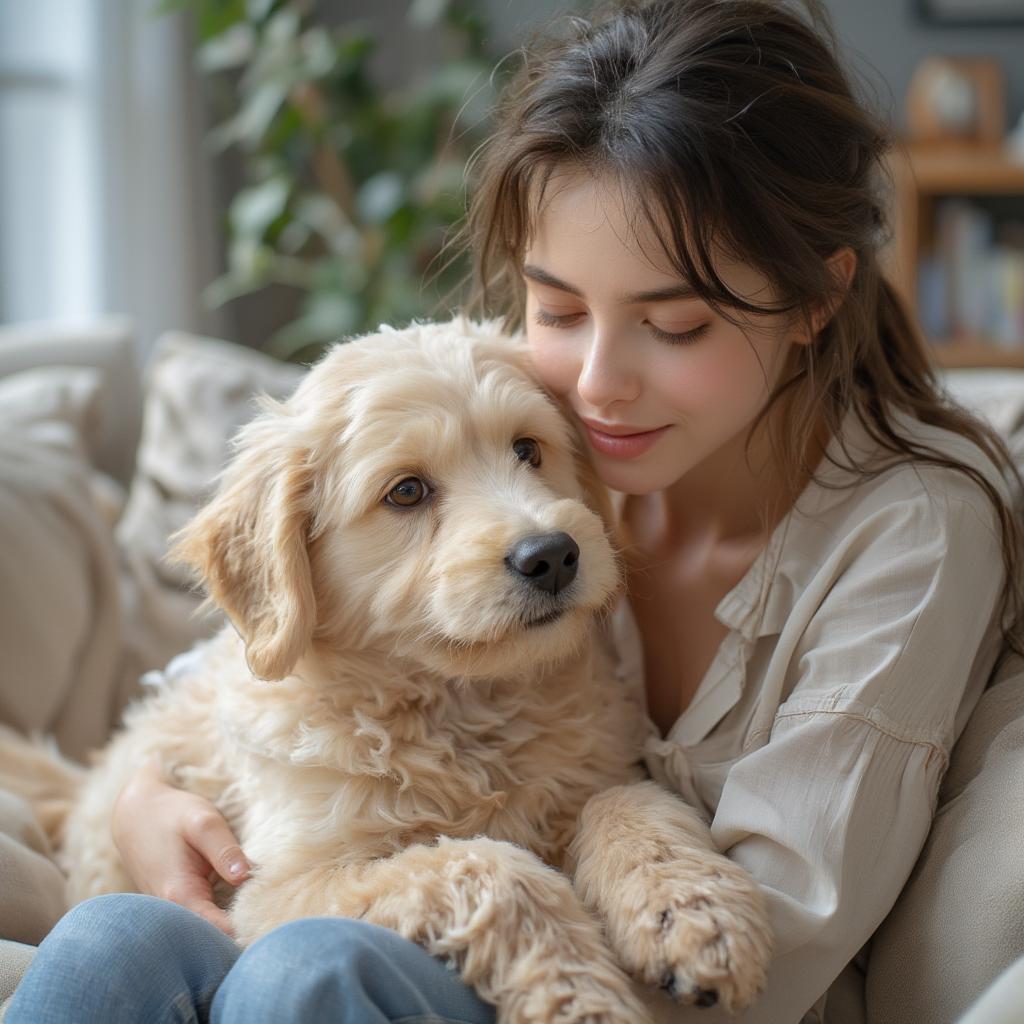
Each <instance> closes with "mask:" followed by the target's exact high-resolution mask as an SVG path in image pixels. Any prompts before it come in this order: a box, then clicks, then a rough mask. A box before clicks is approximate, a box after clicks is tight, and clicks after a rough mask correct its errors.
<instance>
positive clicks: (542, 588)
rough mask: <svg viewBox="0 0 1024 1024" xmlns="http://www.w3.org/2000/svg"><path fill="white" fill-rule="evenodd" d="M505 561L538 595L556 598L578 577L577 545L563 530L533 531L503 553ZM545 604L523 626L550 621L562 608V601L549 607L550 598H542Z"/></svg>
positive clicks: (578, 547)
mask: <svg viewBox="0 0 1024 1024" xmlns="http://www.w3.org/2000/svg"><path fill="white" fill-rule="evenodd" d="M505 564H506V565H507V566H508V567H509V570H510V571H511V572H513V573H514V574H515V575H517V577H519V578H520V579H522V580H524V581H525V582H526V583H528V584H529V587H530V590H531V591H532V592H534V593H536V595H537V596H538V597H543V598H548V599H550V598H556V597H558V595H559V594H561V593H562V592H563V591H564V590H565V588H566V587H568V585H569V584H570V583H572V581H573V580H574V579H575V577H577V571H578V570H579V567H580V546H579V545H578V544H577V543H575V541H573V540H572V538H571V537H569V535H568V534H564V532H557V534H534V535H530V536H529V537H524V538H522V539H521V540H520V541H518V542H517V543H516V545H515V547H514V548H513V549H512V550H511V551H510V552H509V553H508V554H507V555H506V556H505ZM544 604H545V605H547V610H545V611H543V612H542V613H541V614H539V615H538V616H537V617H536V618H530V620H528V621H527V622H526V623H525V624H524V625H525V626H527V627H529V626H544V625H546V624H547V623H553V622H554V621H555V620H556V618H558V617H559V616H560V615H561V613H562V612H563V611H564V610H565V608H564V605H562V604H561V602H559V606H558V607H551V606H550V600H546V601H544Z"/></svg>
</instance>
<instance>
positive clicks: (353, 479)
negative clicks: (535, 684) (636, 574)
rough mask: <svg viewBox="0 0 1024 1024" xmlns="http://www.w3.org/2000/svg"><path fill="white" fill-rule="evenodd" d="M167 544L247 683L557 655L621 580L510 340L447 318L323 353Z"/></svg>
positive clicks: (523, 663) (568, 453)
mask: <svg viewBox="0 0 1024 1024" xmlns="http://www.w3.org/2000/svg"><path fill="white" fill-rule="evenodd" d="M235 447H236V452H235V456H234V458H233V459H232V461H231V463H230V464H229V466H228V467H227V469H226V470H225V472H224V474H223V476H222V478H221V481H220V486H219V489H218V491H217V493H216V495H215V496H214V497H213V499H212V500H211V501H210V502H209V504H208V505H206V507H205V508H203V509H202V510H201V511H200V512H199V513H198V515H197V516H196V517H195V518H194V519H193V520H192V521H191V522H190V523H189V524H188V525H187V526H186V527H185V528H184V529H183V530H182V531H180V533H179V534H178V535H177V537H176V538H175V541H176V543H175V547H174V552H173V553H174V555H175V556H176V557H178V558H179V559H181V560H182V561H185V562H187V563H188V564H190V565H191V566H192V567H193V568H195V569H197V570H198V571H199V573H200V574H201V576H202V577H203V580H204V582H205V583H206V586H207V589H208V591H209V593H210V596H211V599H212V600H213V601H215V602H216V603H217V604H219V605H220V606H221V607H222V608H223V609H224V610H225V611H226V612H227V614H228V616H229V617H230V618H231V620H232V622H233V623H234V625H235V627H236V628H237V629H238V631H239V633H240V634H241V636H242V638H243V640H244V641H245V644H246V652H247V657H248V660H249V665H250V667H251V669H252V670H253V672H254V673H255V674H256V675H257V676H259V677H262V678H265V679H280V678H283V677H284V676H286V675H288V674H289V673H290V672H291V671H292V670H293V668H294V667H295V665H296V663H297V662H298V660H299V658H300V657H302V656H303V655H305V654H306V653H307V652H310V651H312V650H314V649H317V648H320V649H323V648H324V647H326V648H327V649H328V650H334V651H340V650H355V649H366V648H372V649H375V650H383V651H386V652H387V653H389V654H394V655H396V656H398V657H401V658H403V659H409V660H411V661H413V662H414V663H416V664H419V665H422V666H423V667H425V668H428V669H430V670H432V671H437V672H441V673H444V674H446V675H458V676H463V677H482V676H500V675H508V674H519V673H522V672H525V671H536V670H537V669H539V668H541V667H543V666H544V665H548V664H551V663H554V662H557V661H560V660H562V659H564V658H566V657H570V656H572V655H573V654H574V653H575V652H577V651H578V650H579V649H580V645H581V644H582V643H583V642H584V640H585V638H586V636H587V634H588V630H589V628H590V625H591V623H592V621H593V619H594V617H595V616H596V615H597V614H598V613H600V612H602V611H603V610H605V609H607V608H608V607H609V605H610V603H611V602H612V600H613V599H614V597H615V595H616V593H617V591H618V588H619V586H620V583H621V570H620V565H619V562H618V559H617V557H616V555H615V553H614V551H613V548H612V545H611V543H610V541H609V537H610V536H612V535H613V527H612V522H611V508H610V504H609V501H608V497H607V495H606V494H605V492H604V489H603V488H602V487H601V485H600V483H599V482H598V480H597V479H596V477H595V476H594V474H593V471H592V470H591V468H590V466H589V464H588V463H587V461H586V459H585V458H584V457H583V456H582V454H581V449H582V446H581V444H580V441H579V438H578V437H577V435H576V434H575V432H574V429H573V428H572V426H571V425H570V424H569V422H568V421H567V420H566V418H565V417H564V416H563V415H562V413H561V412H560V411H559V409H558V408H557V406H556V405H555V404H554V403H553V402H552V401H551V399H550V398H548V396H547V395H546V394H545V393H544V391H543V390H542V389H541V388H540V386H539V385H538V384H537V383H536V381H535V379H534V378H533V377H532V375H531V370H530V364H529V359H528V356H527V353H526V349H525V345H524V343H523V342H522V341H521V340H518V339H514V338H509V337H507V336H503V335H501V334H500V333H499V331H498V329H497V327H496V326H495V325H491V324H476V323H472V322H470V321H467V320H464V319H461V318H460V319H456V320H454V321H452V322H450V323H443V324H417V325H414V326H412V327H409V328H407V329H405V330H399V331H390V330H382V332H381V333H379V334H375V335H372V336H369V337H365V338H361V339H358V340H356V341H351V342H348V343H345V344H340V345H337V346H335V347H334V348H333V349H331V350H330V351H329V352H328V354H327V355H326V356H325V357H324V358H323V359H322V360H321V361H320V362H319V363H318V364H317V365H316V366H314V367H313V368H312V369H311V370H310V372H309V374H308V375H307V376H306V377H305V378H304V380H303V381H302V383H301V384H300V385H299V387H298V389H297V390H296V391H295V393H294V394H293V395H292V397H291V398H289V399H288V400H287V401H286V402H284V403H275V402H270V401H267V402H266V403H265V404H264V407H263V411H262V413H261V414H260V415H259V416H258V417H257V418H256V419H255V420H253V421H252V422H251V423H250V424H248V425H247V426H246V427H244V428H243V429H242V431H241V432H240V433H239V435H238V437H237V438H236V441H235Z"/></svg>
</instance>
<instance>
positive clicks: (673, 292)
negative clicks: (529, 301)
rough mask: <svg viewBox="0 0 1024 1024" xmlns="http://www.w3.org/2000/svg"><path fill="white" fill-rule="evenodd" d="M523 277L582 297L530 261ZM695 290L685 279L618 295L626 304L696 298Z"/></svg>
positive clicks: (526, 265)
mask: <svg viewBox="0 0 1024 1024" xmlns="http://www.w3.org/2000/svg"><path fill="white" fill-rule="evenodd" d="M523 277H528V278H529V279H530V280H531V281H536V282H537V283H538V284H546V285H548V286H549V287H551V288H557V289H558V290H559V291H562V292H568V293H569V294H570V295H577V296H579V297H580V298H583V292H582V291H580V289H579V288H577V287H576V286H575V285H572V284H569V283H568V282H567V281H562V280H560V279H559V278H557V277H555V275H554V274H549V273H548V272H547V271H546V270H544V269H542V268H541V267H537V266H534V265H533V264H532V263H527V264H525V265H524V266H523ZM697 297H698V296H697V292H696V291H695V290H694V288H693V286H692V285H690V284H687V283H686V282H685V281H680V282H679V284H670V285H666V286H665V287H664V288H652V289H651V290H650V291H646V292H633V293H632V294H630V295H620V296H619V299H620V301H622V302H625V303H627V304H630V303H642V302H669V301H671V300H672V299H694V298H697Z"/></svg>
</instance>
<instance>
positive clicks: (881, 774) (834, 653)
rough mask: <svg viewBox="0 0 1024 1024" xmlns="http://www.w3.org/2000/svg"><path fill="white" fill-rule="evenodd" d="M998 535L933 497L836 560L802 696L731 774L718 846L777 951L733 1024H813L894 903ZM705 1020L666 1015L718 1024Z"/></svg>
mask: <svg viewBox="0 0 1024 1024" xmlns="http://www.w3.org/2000/svg"><path fill="white" fill-rule="evenodd" d="M994 522H995V520H994V515H993V516H989V517H987V518H983V517H982V516H981V515H979V513H978V511H977V509H976V507H975V505H973V504H972V503H969V502H966V501H961V500H958V499H948V498H944V497H940V498H934V497H931V496H927V495H926V496H922V498H921V499H920V500H918V499H915V500H914V501H908V502H906V503H901V504H898V505H893V506H891V507H889V508H887V509H884V510H881V511H879V512H878V513H877V514H875V515H873V516H871V517H870V518H869V519H868V520H866V521H865V522H863V523H861V524H859V526H858V528H857V529H856V530H855V531H854V532H853V533H852V534H851V535H850V536H848V537H846V538H845V539H844V541H843V543H842V545H840V548H839V550H837V554H836V559H835V563H836V567H837V569H836V578H835V581H834V584H833V585H831V586H830V587H829V588H828V590H827V595H826V596H825V598H824V600H823V601H822V602H821V603H820V605H819V607H818V608H817V609H816V610H815V612H814V614H813V615H812V617H811V618H810V620H809V622H808V624H807V626H806V628H805V629H804V631H803V633H802V635H801V637H800V640H799V642H798V644H797V645H796V647H795V649H794V651H793V655H792V661H791V671H792V673H793V677H794V679H795V684H794V686H793V687H792V690H791V691H790V696H789V698H788V699H787V700H786V701H785V703H784V704H782V706H781V707H780V708H779V710H778V713H777V715H776V717H775V721H774V724H773V726H772V730H771V734H770V736H769V738H768V741H767V742H766V743H765V744H764V745H763V746H762V747H760V748H759V749H757V750H754V751H752V752H751V753H749V754H747V755H745V756H743V757H741V758H740V760H738V761H737V762H736V763H735V764H734V765H733V766H732V768H731V769H730V771H729V774H728V775H727V777H726V780H725V783H724V787H723V790H722V794H721V798H720V800H719V803H718V806H717V809H716V812H715V815H714V818H713V821H712V826H711V831H712V836H713V838H714V841H715V843H716V845H717V847H718V848H719V849H720V850H721V851H722V852H723V853H725V854H726V855H727V856H728V857H730V858H731V859H733V860H734V861H736V862H737V863H738V864H741V865H742V866H743V867H744V868H746V869H747V870H748V871H749V872H750V873H751V875H752V876H753V877H754V878H755V879H756V880H757V882H758V883H759V884H760V885H761V887H762V889H763V892H764V894H765V896H766V898H767V904H768V909H769V915H770V921H771V925H772V929H773V932H774V937H775V946H774V958H773V961H772V964H771V966H770V969H769V974H768V982H767V986H766V989H765V991H764V992H763V994H762V995H761V997H760V998H759V999H758V1001H757V1002H756V1003H755V1004H754V1006H753V1007H751V1008H750V1009H749V1010H747V1011H746V1012H745V1013H742V1014H739V1015H738V1016H736V1017H734V1018H731V1019H732V1020H734V1021H737V1022H739V1021H742V1022H743V1024H798V1022H799V1021H801V1019H802V1018H803V1016H804V1014H805V1013H806V1012H807V1011H809V1010H810V1009H811V1008H812V1007H813V1006H814V1005H815V1004H816V1003H817V1001H818V1000H819V999H820V997H821V996H822V995H823V994H824V993H825V992H826V990H827V989H828V987H829V985H830V984H831V983H832V981H833V980H834V979H835V978H836V977H837V976H838V975H839V973H840V972H841V971H842V969H843V968H844V967H845V966H846V964H847V963H848V962H849V961H850V960H852V959H853V958H854V956H855V955H856V954H857V952H858V950H859V949H860V948H861V946H863V945H864V943H865V942H866V941H867V940H868V939H869V938H870V936H871V934H872V933H873V932H874V931H875V929H876V928H877V927H878V926H879V925H880V924H881V922H882V920H883V919H884V918H885V916H886V914H887V913H888V912H889V910H890V909H891V908H892V906H893V904H894V903H895V902H896V899H897V897H898V896H899V894H900V891H901V889H902V888H903V885H904V884H905V882H906V880H907V877H908V876H909V874H910V871H911V869H912V868H913V866H914V863H915V861H916V859H917V857H918V855H919V853H920V851H921V848H922V846H923V844H924V841H925V838H926V837H927V834H928V830H929V828H930V824H931V820H932V816H933V813H934V810H935V805H936V799H937V794H938V789H939V784H940V782H941V780H942V776H943V774H944V772H945V769H946V765H947V761H948V754H949V749H950V747H951V746H952V742H953V737H954V732H955V727H954V723H955V721H956V720H957V712H958V710H959V709H960V706H961V704H962V702H964V700H965V694H966V693H967V691H968V689H969V679H970V678H971V676H972V672H973V674H975V675H976V674H977V673H978V670H979V667H980V666H978V665H977V664H976V656H977V654H978V651H979V647H980V646H981V645H982V643H983V639H984V637H985V635H986V633H987V631H988V630H989V629H990V627H991V625H992V622H993V619H994V617H995V614H996V609H997V606H998V604H999V599H1000V594H1001V589H1002V586H1003V581H1004V579H1005V570H1004V568H1003V561H1002V552H1001V547H1000V542H999V538H998V535H997V533H996V532H995V528H994V526H993V523H994ZM975 689H976V690H977V691H979V692H980V685H978V686H977V687H975ZM977 696H978V692H975V693H974V694H973V699H975V700H976V699H977ZM705 1014H706V1011H696V1010H693V1011H691V1010H689V1009H687V1008H679V1009H677V1010H676V1011H675V1012H674V1013H673V1014H672V1015H671V1018H669V1017H668V1016H666V1015H665V1014H664V1013H661V1014H659V1018H660V1019H664V1020H667V1019H672V1020H675V1021H680V1022H681V1021H690V1020H693V1021H696V1020H698V1019H699V1020H700V1021H703V1022H705V1024H717V1022H716V1021H715V1019H714V1015H712V1016H711V1017H709V1016H707V1015H705ZM725 1019H727V1018H725V1017H724V1016H723V1017H722V1020H725ZM812 1019H814V1018H813V1017H812Z"/></svg>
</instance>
